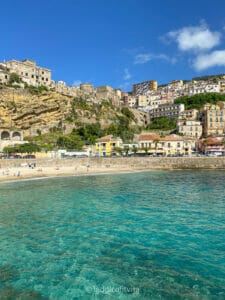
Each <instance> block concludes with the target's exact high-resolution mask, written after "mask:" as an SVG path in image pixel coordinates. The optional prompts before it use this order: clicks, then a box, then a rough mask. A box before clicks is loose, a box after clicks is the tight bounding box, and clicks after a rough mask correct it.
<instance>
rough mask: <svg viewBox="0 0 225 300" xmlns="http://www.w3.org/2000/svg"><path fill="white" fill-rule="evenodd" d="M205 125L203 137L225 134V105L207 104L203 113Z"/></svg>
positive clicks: (221, 103)
mask: <svg viewBox="0 0 225 300" xmlns="http://www.w3.org/2000/svg"><path fill="white" fill-rule="evenodd" d="M201 113H202V123H203V135H204V136H209V135H224V134H225V103H224V102H218V104H217V105H215V104H205V105H204V106H203V109H202V111H201Z"/></svg>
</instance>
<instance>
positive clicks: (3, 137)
mask: <svg viewBox="0 0 225 300" xmlns="http://www.w3.org/2000/svg"><path fill="white" fill-rule="evenodd" d="M1 140H10V134H9V132H8V131H2V133H1Z"/></svg>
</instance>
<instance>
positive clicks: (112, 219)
mask: <svg viewBox="0 0 225 300" xmlns="http://www.w3.org/2000/svg"><path fill="white" fill-rule="evenodd" d="M224 175H225V174H224V171H152V172H142V173H133V174H114V175H98V176H87V177H67V178H54V179H44V180H43V179H42V180H31V181H20V182H13V183H1V184H0V299H1V300H2V299H22V300H24V299H54V300H55V299H66V300H67V299H68V300H70V299H225V185H224V178H225V176H224Z"/></svg>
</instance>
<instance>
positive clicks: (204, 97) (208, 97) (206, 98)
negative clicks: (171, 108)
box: [174, 93, 225, 109]
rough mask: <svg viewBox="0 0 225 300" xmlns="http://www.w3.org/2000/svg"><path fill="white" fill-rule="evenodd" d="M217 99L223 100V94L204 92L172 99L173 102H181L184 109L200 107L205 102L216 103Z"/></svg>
mask: <svg viewBox="0 0 225 300" xmlns="http://www.w3.org/2000/svg"><path fill="white" fill-rule="evenodd" d="M219 101H225V94H219V93H205V94H197V95H193V96H191V97H189V96H182V97H179V98H177V99H176V100H174V103H177V104H178V103H183V104H184V105H185V109H193V108H195V109H200V108H201V107H202V106H203V105H204V104H206V103H212V104H216V103H217V102H219Z"/></svg>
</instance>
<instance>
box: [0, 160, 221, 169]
mask: <svg viewBox="0 0 225 300" xmlns="http://www.w3.org/2000/svg"><path fill="white" fill-rule="evenodd" d="M25 162H36V166H37V167H63V166H67V167H69V166H78V165H79V166H90V168H99V169H101V168H103V169H106V170H107V168H110V169H115V171H116V170H120V171H122V170H124V171H128V170H151V169H224V170H225V157H121V158H74V159H37V160H33V159H30V160H26V159H7V160H4V159H2V160H0V169H1V168H10V167H20V166H21V164H23V163H25Z"/></svg>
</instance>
